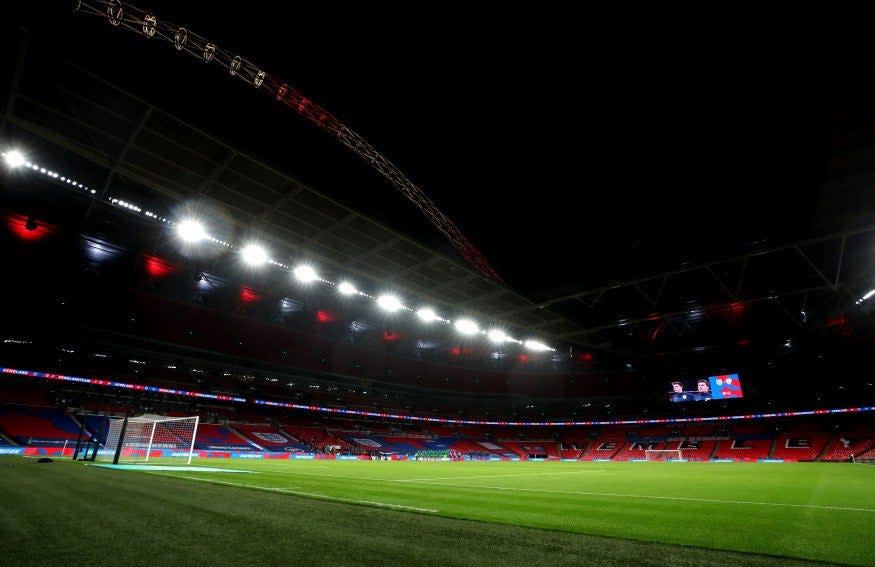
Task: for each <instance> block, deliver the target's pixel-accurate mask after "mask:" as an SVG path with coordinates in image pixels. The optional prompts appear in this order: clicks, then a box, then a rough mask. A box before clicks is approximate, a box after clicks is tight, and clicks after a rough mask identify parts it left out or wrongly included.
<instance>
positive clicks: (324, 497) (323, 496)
mask: <svg viewBox="0 0 875 567" xmlns="http://www.w3.org/2000/svg"><path fill="white" fill-rule="evenodd" d="M163 476H168V477H170V478H186V479H188V480H196V481H199V482H207V483H210V484H227V485H228V486H239V487H242V488H254V489H256V490H265V491H268V492H280V493H283V494H294V495H296V496H306V497H309V498H319V499H322V500H332V501H334V502H346V503H352V504H368V505H369V506H379V507H381V508H392V509H399V510H415V511H417V512H429V513H432V514H437V513H438V510H434V509H432V508H417V507H416V506H406V505H404V504H392V503H390V502H375V501H373V500H354V499H351V498H339V497H336V496H328V495H326V494H315V493H313V492H301V491H299V490H292V489H290V488H270V487H267V486H257V485H254V484H242V483H239V482H228V481H224V480H210V479H206V478H198V477H196V476H186V475H181V474H179V475H163ZM292 488H295V487H292Z"/></svg>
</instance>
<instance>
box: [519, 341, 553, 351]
mask: <svg viewBox="0 0 875 567" xmlns="http://www.w3.org/2000/svg"><path fill="white" fill-rule="evenodd" d="M523 344H524V345H525V347H526V348H527V349H529V350H534V351H544V350H553V349H552V348H550V347H548V346H547V345H545V344H544V343H542V342H541V341H533V340H528V341H526V342H525V343H523Z"/></svg>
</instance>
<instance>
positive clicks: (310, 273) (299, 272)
mask: <svg viewBox="0 0 875 567" xmlns="http://www.w3.org/2000/svg"><path fill="white" fill-rule="evenodd" d="M294 273H295V279H297V280H298V281H299V282H301V283H310V282H312V281H315V280H318V279H319V274H317V273H316V270H314V269H313V267H312V266H307V265H306V264H305V265H301V266H298V267H297V268H295V272H294Z"/></svg>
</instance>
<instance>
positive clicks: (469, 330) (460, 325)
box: [456, 319, 480, 335]
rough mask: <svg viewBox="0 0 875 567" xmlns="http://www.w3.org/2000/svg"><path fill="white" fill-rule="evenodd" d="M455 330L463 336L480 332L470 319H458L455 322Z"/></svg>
mask: <svg viewBox="0 0 875 567" xmlns="http://www.w3.org/2000/svg"><path fill="white" fill-rule="evenodd" d="M456 330H457V331H459V332H460V333H462V334H463V335H473V334H474V333H476V332H477V331H479V330H480V327H478V326H477V323H475V322H474V321H472V320H470V319H459V320H458V321H456Z"/></svg>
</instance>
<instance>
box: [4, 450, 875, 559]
mask: <svg viewBox="0 0 875 567" xmlns="http://www.w3.org/2000/svg"><path fill="white" fill-rule="evenodd" d="M151 464H154V465H180V466H182V464H181V463H179V462H176V463H174V462H172V460H170V459H160V460H158V461H156V462H154V463H151ZM202 467H210V468H212V469H213V470H211V471H204V470H202ZM218 469H232V470H234V471H238V472H224V471H220V470H218ZM239 471H245V472H239ZM0 502H2V506H3V513H2V514H0V540H3V541H5V542H6V545H4V548H5V549H6V551H4V553H5V554H7V557H9V554H10V553H11V554H12V557H14V559H15V560H14V561H13V563H11V564H14V565H48V564H55V563H56V562H57V561H58V558H59V557H61V556H63V557H64V560H63V563H65V564H71V565H79V564H81V565H89V566H99V565H128V566H133V565H276V564H289V565H475V564H481V565H525V566H527V567H530V566H534V565H610V566H614V565H617V566H619V565H677V566H692V565H714V566H716V565H781V566H802V565H815V564H817V563H813V562H825V563H840V564H851V565H873V566H875V467H873V466H868V465H851V464H838V463H835V464H834V463H756V464H742V463H600V462H596V463H578V462H572V463H564V462H484V463H477V462H462V463H456V462H428V463H423V462H383V461H318V460H316V461H307V460H243V459H238V460H227V459H211V460H206V459H200V460H197V459H196V460H195V461H194V462H193V463H192V467H184V469H183V468H181V469H175V468H173V467H167V466H162V467H161V470H154V471H147V472H143V471H134V470H113V469H107V468H102V467H96V466H93V465H84V464H82V463H71V462H55V463H51V464H37V463H35V462H34V461H33V460H30V459H23V458H19V457H13V458H4V459H0Z"/></svg>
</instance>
